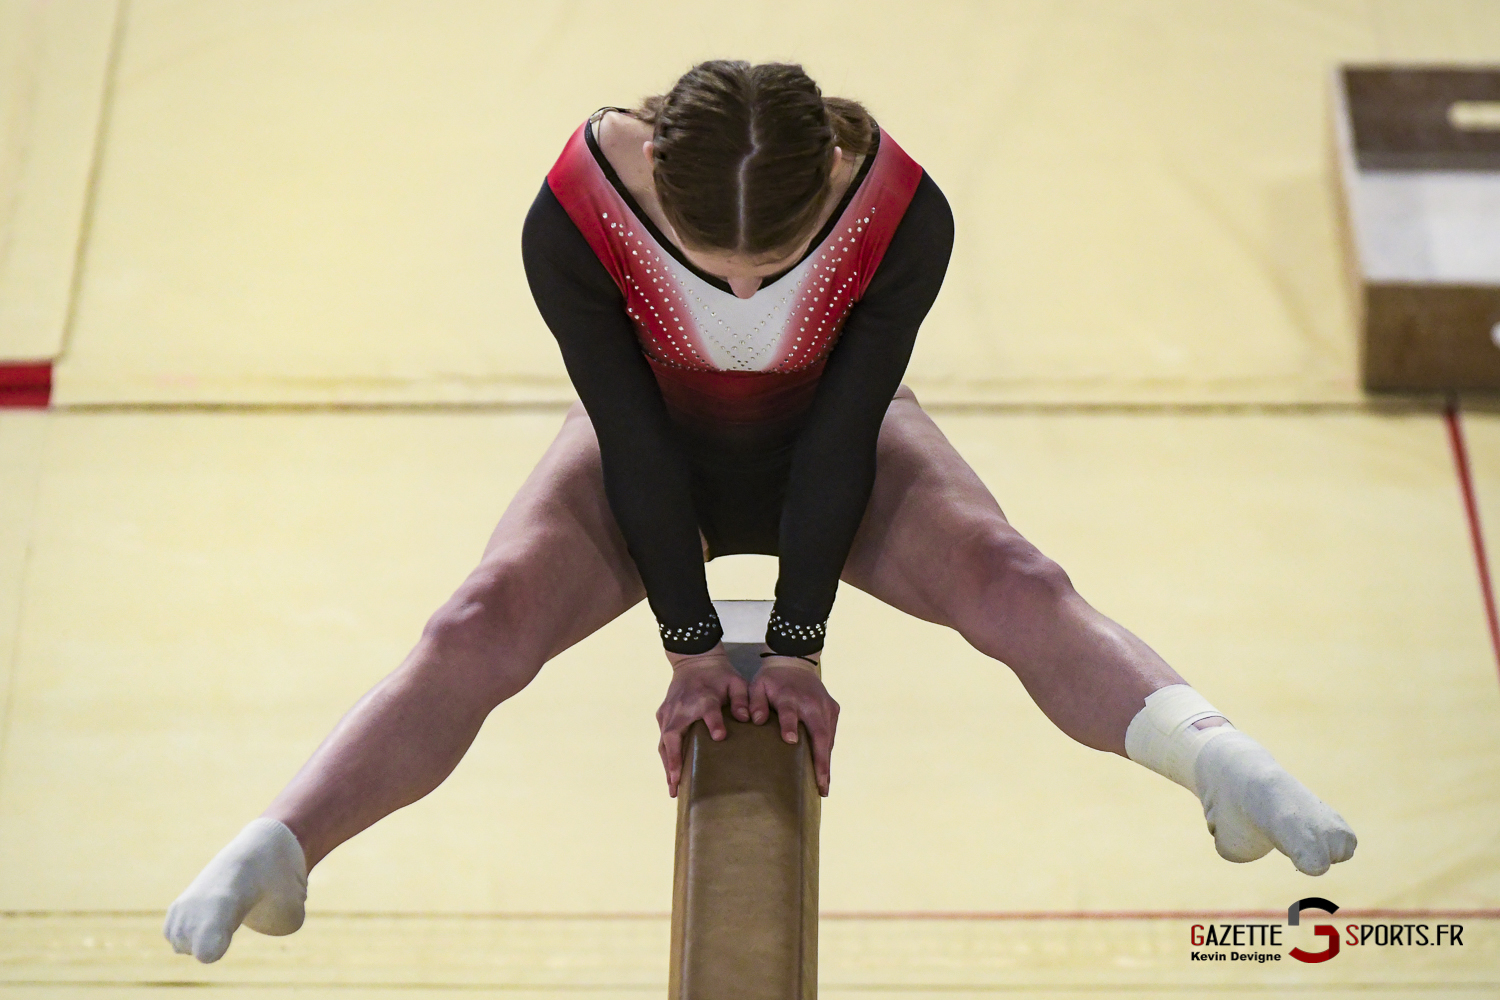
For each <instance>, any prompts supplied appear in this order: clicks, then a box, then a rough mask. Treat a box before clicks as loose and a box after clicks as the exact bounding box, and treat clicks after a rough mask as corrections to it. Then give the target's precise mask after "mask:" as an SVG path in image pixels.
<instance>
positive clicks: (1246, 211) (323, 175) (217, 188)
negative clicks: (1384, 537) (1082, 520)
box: [56, 0, 1500, 404]
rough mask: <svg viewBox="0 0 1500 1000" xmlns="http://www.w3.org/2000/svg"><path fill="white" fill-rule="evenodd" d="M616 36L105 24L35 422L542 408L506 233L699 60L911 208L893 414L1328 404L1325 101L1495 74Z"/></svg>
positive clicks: (1386, 43) (802, 10) (1376, 31)
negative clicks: (821, 125) (739, 64)
mask: <svg viewBox="0 0 1500 1000" xmlns="http://www.w3.org/2000/svg"><path fill="white" fill-rule="evenodd" d="M654 11H655V12H654V15H653V17H651V18H646V19H642V18H638V17H634V16H621V12H620V8H618V7H617V6H616V5H612V4H608V3H603V2H590V3H583V4H572V5H567V6H564V7H557V6H554V5H547V4H540V5H520V6H518V5H514V4H504V5H496V4H490V3H483V2H479V0H467V2H453V3H445V4H442V5H440V6H439V7H438V8H436V9H434V8H433V7H432V6H431V5H428V4H422V3H418V2H415V0H370V2H366V3H360V4H353V5H351V4H348V3H333V2H320V3H309V2H306V0H265V2H260V3H256V4H243V3H233V2H207V0H195V2H189V3H181V2H175V0H131V2H130V3H129V4H128V7H127V8H126V14H125V21H124V25H125V27H124V31H123V43H122V49H121V53H120V57H119V67H118V71H117V74H116V77H115V82H116V87H115V96H114V104H113V112H112V114H111V117H110V120H109V122H108V129H107V138H106V143H105V148H104V154H103V158H102V173H101V176H100V181H99V186H98V193H97V203H96V204H95V206H94V224H93V227H92V231H91V238H90V241H89V244H88V246H87V252H86V255H85V258H84V271H83V278H82V282H81V286H80V291H79V300H78V303H77V308H78V311H77V323H76V331H75V333H76V337H75V340H74V342H73V343H72V345H71V347H70V350H69V352H68V357H67V359H66V362H65V363H64V364H63V365H62V366H61V367H60V369H59V372H58V382H57V392H56V398H57V400H58V401H59V402H62V403H71V404H78V403H97V402H120V401H126V402H129V401H149V402H177V401H209V402H223V401H230V402H281V401H302V402H309V401H311V402H327V401H344V402H348V401H364V402H369V401H377V402H378V401H399V402H431V401H474V400H479V401H517V400H538V399H550V400H556V399H563V398H567V397H569V396H570V395H571V390H570V388H569V386H568V385H567V383H566V381H565V379H564V377H563V372H562V367H561V365H560V364H559V360H558V357H557V352H556V349H555V347H554V345H553V343H552V341H551V338H550V337H549V336H548V334H547V332H546V330H545V328H544V327H543V325H542V323H541V321H540V319H539V318H538V316H537V314H536V311H535V309H534V307H533V305H532V303H531V299H530V296H529V294H528V292H527V289H526V285H525V281H524V279H523V275H522V270H521V265H520V259H519V237H520V225H521V220H522V218H523V216H524V214H525V212H526V209H527V207H528V205H529V204H530V202H531V199H532V197H533V196H534V194H535V192H536V190H537V188H538V186H539V185H540V183H541V180H542V177H543V175H544V173H545V171H546V169H547V168H548V166H549V165H550V164H551V162H552V161H553V159H554V158H555V157H556V155H557V153H558V152H559V150H560V149H561V147H562V144H563V142H564V140H565V139H566V137H567V135H568V134H569V132H570V131H571V130H572V129H573V128H575V127H576V125H577V123H578V122H579V121H580V120H581V119H582V118H583V116H584V115H586V114H587V113H588V112H590V111H592V110H593V109H594V108H596V107H598V106H600V105H603V104H628V103H630V102H632V101H634V100H636V99H637V98H638V97H640V96H641V95H643V94H646V93H650V92H655V91H659V90H661V89H662V88H664V87H666V86H667V85H669V84H670V83H671V81H672V80H673V79H674V78H675V76H676V75H677V74H678V73H679V72H681V71H682V70H683V69H685V68H686V67H687V66H688V65H689V64H690V63H692V62H693V61H695V60H697V59H700V58H703V57H705V56H708V55H710V54H724V53H729V54H733V55H736V56H743V57H745V58H750V59H769V58H792V59H798V60H801V61H803V62H804V63H805V64H806V65H807V67H808V68H809V70H810V71H811V72H812V73H813V74H814V76H815V77H816V78H817V79H819V80H820V82H821V83H822V84H823V86H824V89H825V91H826V92H827V93H830V94H847V95H850V96H855V97H859V98H862V99H864V100H866V101H867V102H868V104H869V105H870V107H871V108H872V109H873V110H874V112H875V114H876V115H877V117H878V118H879V119H880V120H881V121H882V122H883V123H884V124H885V126H886V127H887V128H888V129H889V130H890V132H891V134H892V135H893V136H895V137H896V138H897V139H898V141H900V142H901V143H902V144H903V146H905V148H906V149H907V150H908V151H910V152H911V153H912V154H913V155H914V156H915V157H916V158H917V160H918V161H919V162H921V163H923V164H924V165H925V166H926V167H927V168H928V169H929V170H930V171H931V173H932V175H933V177H934V178H935V179H936V180H937V181H938V183H939V184H940V185H941V186H942V187H943V188H944V190H945V191H946V193H947V195H948V197H949V199H950V200H951V202H952V204H953V207H954V211H955V214H956V216H957V220H958V242H957V246H956V248H955V255H954V260H953V265H952V268H951V270H950V273H949V276H948V280H947V284H946V287H945V290H944V293H943V295H942V296H941V298H940V299H939V301H938V304H937V307H936V308H935V309H934V311H933V313H932V316H931V318H930V319H929V321H928V324H927V327H926V329H925V330H924V333H923V336H922V338H921V343H920V346H919V347H918V350H917V354H916V357H915V359H914V361H913V365H912V370H911V378H910V380H911V382H912V384H913V385H914V386H915V387H916V388H917V389H918V391H919V392H922V393H924V394H925V395H926V397H927V398H928V399H930V400H931V401H933V402H940V401H947V402H973V401H991V402H1057V401H1066V402H1072V401H1086V402H1100V401H1104V402H1115V401H1140V400H1146V401H1173V402H1181V401H1205V400H1206V401H1224V400H1252V401H1327V400H1333V401H1350V400H1355V399H1357V398H1358V390H1357V387H1356V375H1355V350H1354V344H1355V337H1354V332H1353V328H1352V320H1351V318H1350V316H1349V310H1348V304H1347V302H1346V301H1345V297H1344V294H1343V291H1342V288H1341V285H1340V282H1339V274H1340V270H1339V261H1338V255H1337V249H1336V248H1337V244H1336V239H1335V224H1334V215H1333V208H1332V204H1333V203H1332V197H1331V187H1330V179H1329V173H1328V164H1329V153H1328V150H1327V148H1326V143H1327V140H1326V126H1325V117H1326V113H1327V112H1326V107H1327V95H1326V93H1325V88H1326V86H1327V75H1328V72H1329V70H1330V68H1331V67H1332V66H1333V65H1334V64H1335V63H1336V62H1338V61H1341V60H1365V61H1368V60H1375V59H1401V58H1408V59H1413V58H1420V59H1437V60H1443V61H1465V60H1479V59H1496V58H1500V7H1497V6H1496V5H1495V4H1493V3H1489V2H1485V0H1448V2H1437V3H1424V4H1421V5H1420V6H1418V5H1412V4H1409V3H1402V2H1400V0H1375V2H1371V3H1360V4H1351V3H1347V2H1342V0H1317V2H1305V3H1298V4H1287V3H1283V2H1272V0H1251V2H1242V3H1235V4H1203V3H1198V2H1194V0H1166V2H1115V0H1088V2H1076V3H1054V2H1050V0H1029V2H1012V3H1006V4H979V5H973V4H962V3H957V2H949V3H940V4H938V5H937V6H936V7H929V8H925V9H923V10H922V11H920V12H918V11H917V10H916V9H915V8H910V7H907V6H903V5H899V4H894V3H877V4H875V5H874V6H873V7H870V6H868V5H866V7H863V8H861V10H860V11H859V12H858V14H857V16H856V15H854V14H853V13H851V12H850V10H849V9H848V7H847V5H843V4H837V3H829V2H823V3H812V4H809V3H802V2H798V3H792V2H789V0H781V2H776V3H766V4H757V5H753V6H745V7H740V8H732V7H731V8H721V7H716V6H713V5H703V4H697V3H690V2H687V0H670V2H667V3H666V4H665V5H661V6H658V7H657V8H655V9H654ZM789 26H792V27H789ZM643 53H648V54H649V58H644V57H643ZM891 67H900V71H899V72H892V71H891Z"/></svg>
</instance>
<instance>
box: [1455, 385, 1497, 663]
mask: <svg viewBox="0 0 1500 1000" xmlns="http://www.w3.org/2000/svg"><path fill="white" fill-rule="evenodd" d="M1444 416H1445V417H1446V418H1447V421H1448V441H1449V443H1450V444H1452V445H1453V464H1454V465H1455V466H1456V467H1457V469H1458V488H1459V492H1461V493H1462V494H1463V498H1464V514H1465V515H1466V516H1467V517H1468V519H1469V541H1471V542H1472V543H1473V544H1474V562H1475V564H1476V565H1477V566H1478V567H1479V589H1480V591H1481V596H1482V597H1483V599H1484V614H1485V618H1486V620H1487V621H1488V622H1489V626H1490V648H1491V649H1493V650H1494V653H1495V666H1496V668H1497V669H1500V617H1497V616H1496V614H1495V586H1494V583H1493V582H1492V581H1491V579H1490V560H1489V557H1488V556H1487V555H1486V554H1485V551H1484V531H1483V529H1482V528H1481V527H1480V523H1479V502H1478V500H1477V499H1476V498H1475V495H1474V476H1473V473H1472V471H1471V470H1470V467H1469V449H1468V448H1466V447H1464V425H1463V421H1462V418H1461V417H1460V416H1459V412H1458V405H1457V404H1456V403H1455V404H1451V405H1449V407H1448V411H1447V413H1445V414H1444Z"/></svg>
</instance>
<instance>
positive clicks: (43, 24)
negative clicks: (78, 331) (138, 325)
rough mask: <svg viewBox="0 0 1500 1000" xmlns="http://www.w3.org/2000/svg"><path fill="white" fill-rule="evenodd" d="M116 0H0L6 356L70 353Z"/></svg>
mask: <svg viewBox="0 0 1500 1000" xmlns="http://www.w3.org/2000/svg"><path fill="white" fill-rule="evenodd" d="M115 13H116V4H115V3H114V0H53V2H50V3H35V2H27V0H0V362H4V361H43V360H51V359H52V358H55V357H57V356H58V354H60V353H61V352H62V347H63V334H64V327H65V326H66V323H67V317H68V309H69V306H70V303H71V300H72V293H73V277H74V263H75V261H76V259H77V257H78V254H79V241H80V239H81V237H82V235H83V226H84V218H85V206H86V205H87V203H88V198H87V196H88V185H89V174H90V170H91V168H92V166H93V163H94V152H95V149H96V146H97V139H98V135H99V125H100V115H101V114H102V109H103V103H104V93H105V84H106V79H107V75H108V73H107V71H108V67H109V55H110V45H111V41H112V38H113V35H114V28H115Z"/></svg>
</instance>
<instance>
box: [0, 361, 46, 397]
mask: <svg viewBox="0 0 1500 1000" xmlns="http://www.w3.org/2000/svg"><path fill="white" fill-rule="evenodd" d="M51 399H52V362H50V361H31V362H24V363H16V362H12V363H9V364H5V363H0V406H46V405H47V404H48V403H49V402H51Z"/></svg>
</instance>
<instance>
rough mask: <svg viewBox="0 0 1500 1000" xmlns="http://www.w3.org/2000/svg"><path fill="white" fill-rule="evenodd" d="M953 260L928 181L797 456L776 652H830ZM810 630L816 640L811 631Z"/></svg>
mask: <svg viewBox="0 0 1500 1000" xmlns="http://www.w3.org/2000/svg"><path fill="white" fill-rule="evenodd" d="M952 251H953V212H952V210H951V209H950V208H949V207H948V200H947V199H946V198H944V197H943V192H942V191H941V190H939V188H938V186H937V185H936V184H935V183H933V181H932V178H930V177H929V176H927V175H926V174H925V173H924V174H923V175H922V180H921V182H920V183H919V184H918V186H917V190H916V193H915V194H914V195H913V196H912V200H911V203H910V205H908V206H907V210H906V214H905V215H904V216H903V217H902V219H901V223H900V224H899V225H898V226H897V227H896V231H895V233H894V234H892V236H891V242H890V245H889V246H888V247H887V248H886V252H885V255H884V257H882V258H881V262H880V265H879V266H878V267H877V268H876V271H875V274H874V276H873V277H872V278H871V279H870V285H869V287H868V288H867V289H866V290H865V294H864V296H863V298H861V299H860V301H859V302H858V303H857V304H856V305H855V306H854V308H853V309H852V310H851V311H850V313H849V318H848V319H847V320H846V321H845V323H844V329H843V332H842V333H841V334H840V336H839V340H838V343H837V344H835V345H834V349H833V351H832V353H831V354H830V355H829V357H828V365H827V367H826V368H825V369H824V371H823V377H822V378H821V379H820V380H819V382H818V392H817V396H816V397H815V399H814V401H813V408H812V412H811V414H810V415H809V417H808V422H807V424H806V426H805V427H804V428H803V430H802V432H801V434H800V435H799V436H798V439H797V444H796V446H795V450H794V451H793V454H792V467H791V474H790V477H789V479H788V482H787V496H786V501H785V503H784V505H783V507H782V513H781V540H780V548H781V567H780V578H779V580H778V581H777V584H776V612H777V614H778V615H779V616H780V618H781V619H783V620H784V621H785V622H786V623H788V624H789V625H790V626H792V629H793V630H796V628H797V627H798V626H801V627H802V628H803V630H804V635H808V636H811V637H808V638H799V637H797V636H795V635H793V636H788V635H786V634H785V633H778V632H777V631H776V629H775V627H774V626H773V629H772V632H771V634H770V635H768V637H767V640H766V641H767V643H768V644H769V645H770V646H771V648H772V649H773V650H775V651H776V652H778V653H782V654H788V655H797V654H811V653H814V652H816V651H817V650H820V649H822V647H823V640H822V637H821V634H819V633H820V630H818V629H817V628H816V626H818V625H821V624H822V623H823V622H825V621H826V620H827V618H828V613H829V611H831V610H832V608H833V599H834V594H835V592H836V590H837V589H838V582H839V574H840V573H841V572H842V571H843V568H844V562H845V560H847V559H848V557H849V549H850V547H851V546H852V545H853V544H854V535H855V532H856V531H857V530H858V529H859V523H860V519H861V518H862V517H863V516H864V512H865V507H866V505H867V504H868V503H869V501H870V492H871V490H872V489H873V488H874V485H875V442H876V439H877V437H878V436H879V434H880V424H881V421H882V420H883V419H884V417H885V411H886V408H887V407H888V406H889V405H890V402H891V397H892V395H894V394H895V392H896V389H897V388H898V387H899V386H900V385H901V377H902V375H904V374H905V372H906V365H907V362H908V361H909V360H910V359H911V352H912V347H913V345H914V344H915V343H916V338H917V329H918V328H919V327H920V326H921V324H922V320H923V319H925V318H926V316H927V312H928V310H929V309H931V308H932V303H933V301H934V300H935V299H936V298H937V294H938V289H939V288H941V287H942V284H943V276H944V275H945V274H946V273H947V270H948V258H949V256H950V255H951V254H952ZM808 629H811V631H806V630H808Z"/></svg>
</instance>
